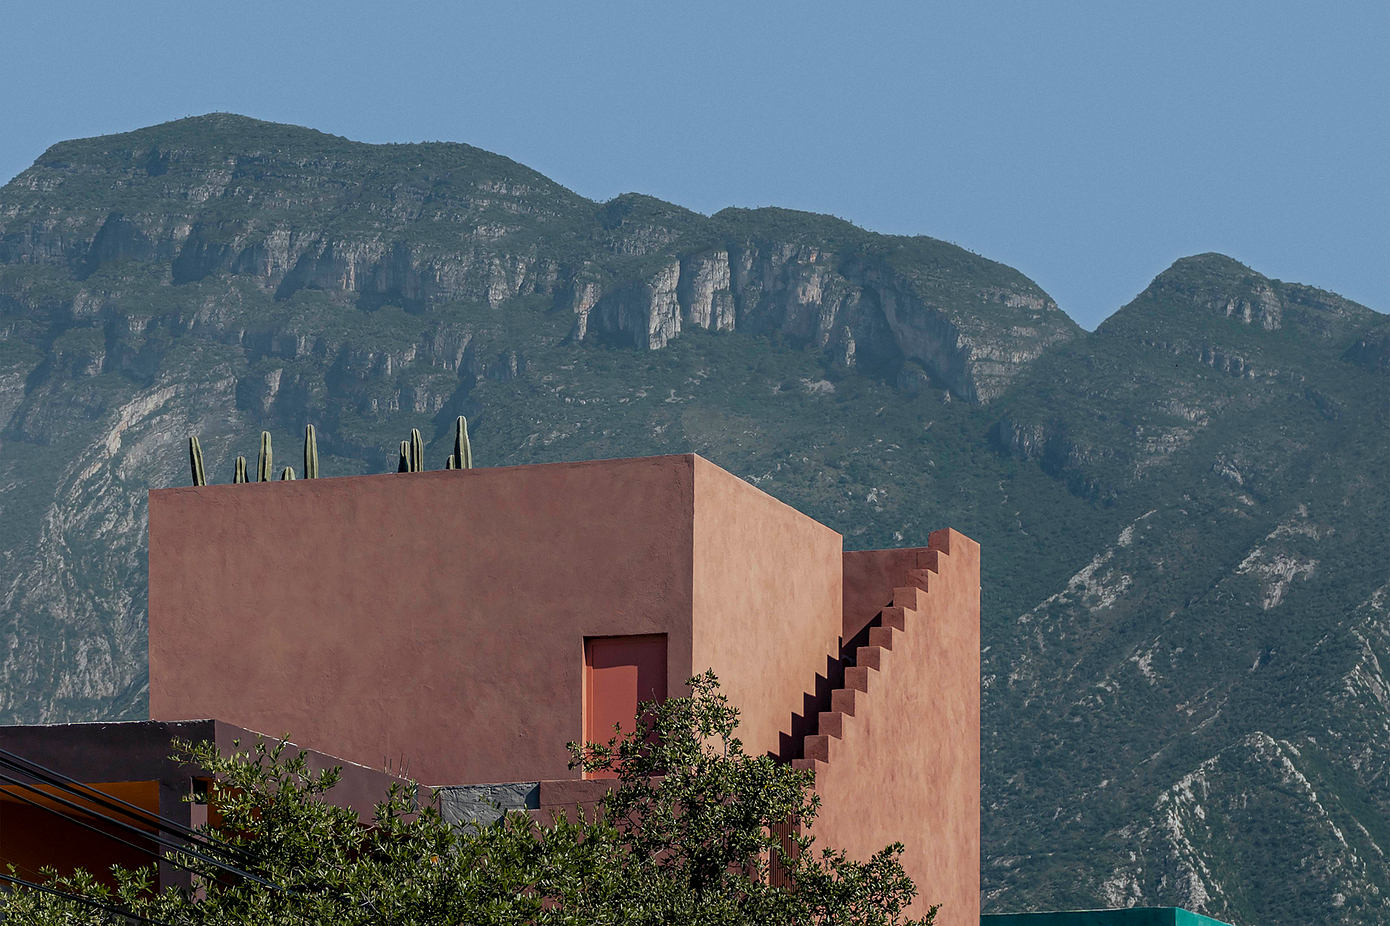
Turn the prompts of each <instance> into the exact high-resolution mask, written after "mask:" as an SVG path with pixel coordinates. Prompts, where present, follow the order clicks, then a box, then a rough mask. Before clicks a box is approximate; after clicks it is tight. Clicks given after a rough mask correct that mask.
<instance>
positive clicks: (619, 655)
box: [584, 635, 666, 778]
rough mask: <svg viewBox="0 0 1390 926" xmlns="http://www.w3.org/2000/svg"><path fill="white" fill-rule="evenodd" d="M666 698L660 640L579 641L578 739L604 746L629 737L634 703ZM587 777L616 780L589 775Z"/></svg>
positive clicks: (662, 641)
mask: <svg viewBox="0 0 1390 926" xmlns="http://www.w3.org/2000/svg"><path fill="white" fill-rule="evenodd" d="M664 700H666V638H665V637H664V636H658V635H648V636H641V637H595V638H593V639H590V640H586V641H584V739H585V741H586V742H590V743H607V742H608V741H609V740H611V739H612V738H613V737H614V736H615V735H618V734H615V732H614V728H615V727H616V728H617V729H618V730H620V731H621V732H622V733H624V734H626V733H631V732H632V730H633V728H634V727H635V725H636V723H635V722H636V718H637V705H638V704H640V703H642V702H643V701H664ZM587 777H590V778H601V777H617V775H616V773H614V772H608V773H590V774H589V775H588V776H587Z"/></svg>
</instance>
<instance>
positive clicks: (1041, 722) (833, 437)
mask: <svg viewBox="0 0 1390 926" xmlns="http://www.w3.org/2000/svg"><path fill="white" fill-rule="evenodd" d="M1387 344H1390V326H1387V321H1386V317H1385V316H1383V315H1379V314H1377V313H1374V312H1372V311H1370V310H1369V309H1366V308H1365V307H1362V306H1357V305H1355V304H1354V303H1350V302H1348V301H1346V300H1343V299H1341V298H1340V297H1337V296H1335V295H1334V294H1331V293H1326V292H1322V291H1319V290H1314V289H1311V288H1309V287H1303V286H1298V285H1296V284H1289V283H1283V282H1280V281H1277V280H1270V279H1268V278H1265V277H1263V276H1261V275H1260V274H1258V273H1256V272H1254V271H1253V270H1251V269H1250V268H1247V267H1243V266H1242V265H1240V264H1238V263H1236V262H1234V261H1231V260H1229V259H1227V258H1223V257H1220V256H1219V255H1200V256H1198V257H1194V258H1190V259H1186V260H1184V261H1180V262H1178V263H1177V264H1175V265H1174V267H1172V268H1170V270H1169V271H1167V272H1165V273H1164V274H1162V275H1160V277H1159V278H1158V279H1156V280H1155V281H1154V282H1153V283H1152V284H1151V285H1150V287H1149V288H1148V289H1146V290H1145V292H1144V293H1142V294H1141V295H1140V296H1139V297H1138V298H1136V299H1135V300H1134V302H1133V303H1131V304H1130V305H1129V306H1127V307H1125V308H1124V309H1122V310H1121V311H1120V312H1118V313H1117V314H1116V315H1115V316H1114V317H1112V318H1111V319H1110V320H1108V321H1107V322H1106V323H1105V324H1104V325H1103V326H1101V328H1100V329H1099V330H1097V331H1096V332H1095V333H1093V334H1089V335H1088V334H1085V333H1083V332H1081V331H1079V329H1077V328H1076V326H1075V325H1073V324H1071V322H1070V321H1069V320H1067V319H1066V317H1065V316H1064V315H1063V314H1062V313H1061V312H1060V311H1059V310H1058V309H1057V307H1056V305H1055V304H1054V303H1053V302H1052V301H1051V300H1050V299H1049V298H1048V297H1047V295H1046V294H1045V293H1043V292H1042V291H1041V290H1039V289H1038V288H1037V287H1036V286H1035V285H1034V284H1032V283H1031V282H1030V281H1028V280H1027V279H1026V278H1024V277H1023V276H1022V275H1021V274H1018V273H1017V272H1016V271H1013V270H1011V269H1009V268H1007V267H1003V266H1002V265H1000V264H997V263H994V262H992V261H989V260H986V259H984V258H981V257H978V256H976V255H973V254H970V253H969V252H966V251H963V250H961V249H960V248H956V247H953V246H951V245H948V244H945V243H943V242H940V241H935V240H933V239H929V238H910V239H909V238H892V237H886V236H880V235H873V234H870V233H868V232H864V231H862V230H860V229H856V228H854V227H853V226H850V225H848V224H846V223H844V222H841V221H838V220H835V219H831V218H829V217H825V216H816V215H809V214H805V213H795V212H788V211H785V210H777V209H759V210H739V209H730V210H725V211H724V212H721V213H718V214H717V215H714V216H702V215H698V214H695V213H692V212H689V211H687V210H683V209H680V208H679V207H676V206H672V205H670V204H668V203H662V202H660V201H658V200H655V199H651V198H649V197H644V196H637V195H629V196H622V197H618V198H617V199H615V200H613V201H611V202H609V203H602V204H600V203H593V202H590V201H588V200H585V199H583V198H582V197H579V196H576V195H575V194H573V193H571V192H569V191H567V190H565V189H563V188H562V187H559V186H558V185H556V184H553V183H551V182H550V181H549V180H547V179H546V178H544V177H542V176H540V175H539V174H536V173H535V172H533V171H530V170H528V169H527V168H525V167H523V166H521V165H518V164H516V163H514V162H512V161H509V160H507V159H505V158H501V157H497V156H495V155H491V154H488V153H487V152H483V151H479V150H477V149H474V148H469V147H467V146H463V145H401V146H369V145H360V144H356V143H353V142H349V141H346V140H343V139H338V138H333V137H331V136H326V135H321V134H319V133H314V132H309V131H307V130H304V129H297V128H294V127H288V126H275V125H269V124H266V123H257V122H254V121H252V120H246V119H241V118H239V117H232V116H213V117H203V118H199V119H194V120H184V121H182V122H179V123H171V124H169V125H166V126H157V127H155V128H152V129H145V130H141V131H139V132H132V133H129V134H127V135H120V136H110V137H106V138H98V139H89V140H85V141H77V142H68V143H64V144H61V145H58V146H55V147H54V148H53V149H51V150H50V151H49V152H47V153H45V154H44V156H43V157H41V158H40V159H39V161H38V162H36V164H35V165H34V167H32V168H31V169H30V170H28V171H26V172H25V173H24V174H22V175H21V176H20V177H18V178H16V179H15V180H14V181H13V182H12V183H10V184H9V185H7V186H6V187H4V188H3V189H0V524H3V526H4V531H3V532H2V533H3V538H4V539H3V541H2V542H0V722H12V721H18V720H23V721H34V720H47V721H61V720H69V719H78V718H91V717H133V716H140V715H141V714H142V712H143V711H144V709H145V703H144V696H145V695H144V691H145V684H146V676H145V661H144V651H145V629H144V614H145V572H144V570H145V563H144V556H145V551H144V547H145V510H144V500H145V493H146V491H147V490H148V489H150V488H154V487H159V486H165V485H172V484H180V483H185V482H186V481H187V478H188V476H187V472H186V465H187V464H186V457H185V449H184V441H185V440H186V437H187V436H188V435H189V434H193V433H196V434H198V435H199V436H200V438H201V440H202V444H203V447H204V452H205V456H206V460H207V465H208V473H209V477H210V478H211V479H212V480H213V481H215V482H225V481H229V479H230V474H231V467H232V460H233V458H234V457H235V455H236V454H238V453H241V454H247V455H252V456H254V454H255V443H256V435H257V434H258V432H259V431H260V430H261V429H262V428H269V429H270V430H272V431H273V432H274V433H275V436H276V446H277V452H278V454H279V457H280V459H282V460H290V461H292V460H293V458H294V457H295V456H296V455H297V452H298V448H297V446H295V445H294V443H293V441H294V440H295V439H296V437H297V435H298V434H301V433H302V428H303V425H304V424H305V422H312V423H314V424H315V425H316V426H317V427H318V430H319V446H320V452H321V455H322V458H323V469H324V472H325V474H328V475H343V474H351V473H359V472H384V471H391V470H394V468H395V452H396V451H395V447H396V444H397V442H398V441H399V440H400V439H401V437H403V436H404V435H405V434H406V433H408V431H409V429H410V428H411V427H419V428H421V430H422V431H423V432H424V433H425V435H426V440H427V443H428V448H427V461H433V462H432V463H431V465H432V466H434V467H438V466H442V465H443V461H444V458H445V456H446V455H447V453H448V452H449V448H450V444H449V442H450V440H451V431H450V426H451V423H452V419H453V416H454V415H457V414H460V413H464V414H467V415H469V418H470V422H471V424H472V429H473V434H474V441H475V446H476V451H477V456H478V460H479V462H480V464H482V465H497V464H508V463H525V462H541V461H549V460H559V459H585V458H593V457H600V456H616V455H629V454H642V453H664V452H689V451H692V450H693V451H695V452H699V453H702V454H704V455H706V456H707V457H709V458H710V459H712V460H714V461H715V462H716V463H718V464H720V465H722V466H725V467H726V468H728V469H730V470H732V471H734V472H736V473H739V474H740V475H742V476H744V477H745V478H747V479H749V480H750V481H752V482H754V483H756V484H758V485H760V486H761V487H763V488H764V489H766V490H768V491H770V492H772V493H773V494H774V495H776V496H777V497H779V498H782V499H784V500H786V501H787V502H788V503H790V504H793V505H795V506H797V507H798V508H801V509H802V510H805V511H807V512H808V513H810V514H812V515H813V516H815V517H817V518H819V519H820V520H822V521H824V522H825V523H827V524H829V525H831V526H832V527H834V528H836V529H837V530H840V531H841V532H842V533H843V534H844V535H845V537H846V543H847V545H848V546H850V547H857V548H869V547H879V546H890V545H911V544H919V543H924V542H925V540H926V532H927V531H928V530H930V529H932V528H935V527H940V526H943V525H948V524H949V525H952V526H955V527H957V528H958V529H961V530H963V531H965V532H966V533H968V534H970V535H971V536H973V537H975V538H976V539H978V540H980V541H981V542H982V543H983V546H984V549H985V553H986V555H985V559H984V569H985V577H984V627H983V636H984V640H985V644H986V645H985V651H984V653H983V654H982V667H983V670H984V679H985V684H986V689H985V702H984V703H985V729H984V735H983V743H984V766H985V793H984V799H985V807H986V812H985V817H984V821H983V824H984V832H985V852H986V858H985V891H986V896H985V900H986V909H995V910H1001V909H1002V910H1007V909H1020V908H1029V907H1076V906H1096V905H1098V904H1102V903H1116V902H1123V903H1128V902H1143V903H1154V904H1170V903H1179V904H1184V905H1187V906H1189V907H1193V908H1197V909H1202V910H1206V911H1208V912H1211V913H1214V914H1216V915H1224V916H1226V917H1227V918H1229V919H1232V920H1233V921H1237V922H1240V921H1247V920H1248V921H1259V922H1268V923H1282V922H1288V923H1293V922H1310V921H1317V922H1347V923H1355V922H1374V921H1378V919H1379V920H1384V919H1386V914H1385V912H1384V910H1385V908H1384V898H1386V897H1390V863H1387V862H1386V861H1385V858H1384V851H1385V849H1386V847H1387V845H1390V829H1387V827H1386V824H1385V820H1387V819H1390V792H1387V789H1386V788H1387V786H1386V781H1387V776H1386V774H1385V769H1384V766H1385V763H1386V759H1385V755H1384V750H1383V749H1381V748H1380V744H1381V743H1382V742H1383V740H1384V737H1385V733H1386V730H1387V729H1390V726H1387V724H1390V704H1387V696H1386V691H1387V681H1386V678H1385V675H1384V671H1383V667H1384V666H1385V665H1386V664H1387V661H1390V649H1387V640H1388V639H1390V637H1387V630H1386V627H1387V618H1386V607H1387V600H1388V598H1390V591H1388V590H1387V588H1386V585H1385V573H1384V562H1385V555H1384V553H1385V551H1386V550H1387V549H1390V536H1387V527H1386V525H1387V524H1390V502H1387V492H1386V489H1385V486H1386V485H1390V472H1387V471H1386V467H1387V465H1390V446H1387V444H1390V437H1387V435H1390V394H1388V392H1390V376H1387V373H1388V372H1390V361H1387V359H1386V358H1387V350H1386V345H1387ZM287 437H288V438H289V440H288V441H287V440H286V438H287ZM266 555H267V556H273V555H275V551H274V550H273V549H267V550H266ZM253 578H254V577H249V579H251V580H253ZM1261 827H1263V828H1264V829H1263V830H1261ZM1252 833H1254V834H1257V836H1252V835H1251V834H1252ZM1266 833H1268V834H1278V837H1279V838H1266V836H1265V834H1266ZM1306 847H1314V848H1313V852H1315V853H1316V854H1315V855H1310V854H1309V853H1308V852H1306V851H1305V849H1306ZM1310 859H1311V860H1310ZM1276 882H1277V883H1276ZM1269 885H1274V887H1268V886H1269ZM1275 888H1277V889H1275ZM924 891H926V892H927V894H928V895H930V892H931V886H930V885H926V886H924Z"/></svg>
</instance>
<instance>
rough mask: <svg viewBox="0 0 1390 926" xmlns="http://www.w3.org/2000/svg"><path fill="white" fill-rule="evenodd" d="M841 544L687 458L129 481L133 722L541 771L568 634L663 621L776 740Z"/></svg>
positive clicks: (760, 741)
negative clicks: (168, 484) (143, 573)
mask: <svg viewBox="0 0 1390 926" xmlns="http://www.w3.org/2000/svg"><path fill="white" fill-rule="evenodd" d="M840 546H841V541H840V536H839V534H837V533H835V532H834V531H832V530H830V529H829V528H826V527H824V526H822V525H820V524H818V523H816V522H815V521H814V520H812V519H811V518H808V517H806V516H805V515H802V514H800V513H799V512H797V511H795V510H794V509H792V508H790V507H788V506H786V505H784V504H782V503H781V502H778V501H776V500H775V499H773V498H771V497H770V496H768V495H766V494H765V493H763V492H761V491H759V490H758V489H756V488H755V487H753V486H751V485H749V484H748V483H746V482H744V481H743V480H741V479H738V478H737V477H735V476H732V475H730V474H728V473H726V472H724V471H722V470H720V469H719V468H718V467H716V466H714V465H713V464H711V463H708V462H707V461H705V460H702V459H700V458H698V457H694V456H673V457H656V458H647V459H640V460H610V461H599V462H592V463H575V464H555V465H545V466H522V467H502V468H495V469H478V470H466V471H462V472H458V471H452V472H450V471H445V472H431V473H417V474H392V475H386V476H366V477H356V478H340V479H318V480H297V481H295V482H293V483H289V482H285V483H281V482H273V483H266V484H250V485H237V486H209V487H203V488H182V489H165V490H160V491H155V492H152V493H150V714H151V717H154V718H156V719H178V718H185V717H193V716H216V717H219V718H223V719H226V720H227V721H229V722H232V723H237V724H240V725H242V726H246V727H250V728H253V729H259V730H264V731H266V732H267V733H270V734H289V735H292V736H293V737H294V738H295V740H296V741H297V742H300V743H303V744H304V745H306V746H308V747H311V748H317V749H321V750H323V751H326V752H332V753H334V754H337V755H342V756H344V757H346V758H349V759H351V760H353V761H355V762H361V763H363V764H365V765H369V766H376V767H380V766H381V765H382V763H383V762H386V763H390V764H391V766H392V767H393V768H396V769H398V770H399V769H404V770H405V771H406V772H408V773H409V774H410V775H412V776H415V777H417V778H418V779H419V780H421V781H424V782H426V783H429V784H439V785H445V784H471V783H482V782H499V781H534V780H539V779H561V778H566V777H571V776H573V775H574V773H573V772H571V771H570V770H569V769H568V767H567V763H568V753H567V752H566V751H565V748H564V747H565V743H566V742H568V741H570V740H576V739H579V738H581V737H582V735H583V728H582V703H581V702H582V698H581V692H582V690H583V681H582V670H583V658H584V655H583V643H584V638H585V637H586V636H607V635H616V634H657V633H664V634H666V635H667V659H668V667H667V680H668V685H669V691H670V692H671V693H672V694H675V693H678V692H681V691H683V690H684V689H683V685H682V683H683V682H684V681H685V679H686V678H688V677H689V676H690V675H691V674H692V672H693V671H703V670H704V669H706V668H713V669H714V670H715V671H716V672H717V673H718V674H719V676H720V677H721V679H722V681H723V683H724V689H725V691H726V692H727V693H728V694H729V695H730V696H731V697H732V698H733V700H734V702H735V703H736V704H737V705H738V706H739V707H740V709H741V710H742V711H743V717H744V726H743V729H742V731H741V732H742V733H743V734H744V736H745V742H746V744H747V747H748V749H749V750H750V751H753V752H762V751H768V750H773V749H776V747H777V744H778V733H779V732H780V731H784V730H787V729H789V726H790V721H791V715H792V713H793V712H794V711H795V710H798V709H800V706H801V702H802V692H803V690H805V689H807V687H808V686H813V685H814V677H815V674H816V673H817V672H824V670H825V662H826V659H827V656H828V655H829V654H831V653H834V652H836V650H837V638H838V634H839V628H840V599H841V589H840V581H841V579H840V577H841V567H840Z"/></svg>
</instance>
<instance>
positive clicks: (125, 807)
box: [0, 749, 250, 861]
mask: <svg viewBox="0 0 1390 926" xmlns="http://www.w3.org/2000/svg"><path fill="white" fill-rule="evenodd" d="M0 766H9V767H10V768H13V769H14V770H16V771H18V772H21V773H23V774H25V775H28V776H30V777H32V778H35V779H37V780H39V781H42V782H44V783H46V784H50V785H53V786H54V787H58V788H62V789H63V790H64V791H66V792H67V793H70V794H73V795H74V796H77V797H81V798H82V799H83V800H86V801H90V802H92V803H94V804H98V805H100V806H102V807H105V808H107V809H108V810H112V811H114V812H116V813H121V814H124V815H125V816H127V817H130V818H132V819H134V820H137V821H139V822H141V823H145V824H146V825H151V826H154V827H155V828H157V829H160V830H163V831H165V832H169V833H174V834H176V835H179V836H182V837H183V838H185V839H188V840H189V841H191V842H194V843H196V844H201V845H203V846H205V847H206V848H209V849H214V850H216V851H219V852H224V853H226V854H227V855H228V856H231V857H234V858H237V857H239V858H240V859H241V860H242V861H248V860H249V859H250V856H249V855H248V854H247V853H246V852H245V851H244V850H242V849H241V848H239V847H237V846H233V845H231V844H230V843H226V842H223V841H222V840H219V839H214V838H212V837H211V836H208V835H207V834H206V833H200V832H198V831H197V830H195V829H193V828H191V827H188V826H185V825H184V824H182V823H179V822H177V821H175V820H171V819H169V818H168V817H165V816H161V815H160V814H157V813H154V812H152V811H149V810H146V809H145V808H144V807H141V806H139V805H138V804H132V803H130V802H129V801H123V800H121V799H120V798H118V797H116V796H115V795H112V794H107V793H106V792H104V791H99V790H97V789H96V788H93V787H92V786H90V785H88V784H86V783H85V782H81V781H78V780H77V779H75V778H72V777H70V776H68V775H64V774H63V773H62V772H58V771H55V770H53V769H51V768H48V767H46V766H44V765H40V764H39V763H38V762H35V761H34V760H33V759H28V758H25V757H24V756H21V755H19V754H17V753H13V752H10V751H9V750H8V749H0Z"/></svg>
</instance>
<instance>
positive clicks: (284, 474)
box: [280, 466, 294, 482]
mask: <svg viewBox="0 0 1390 926" xmlns="http://www.w3.org/2000/svg"><path fill="white" fill-rule="evenodd" d="M293 478H294V467H293V466H286V467H285V468H284V469H282V470H281V471H280V481H281V482H288V481H289V480H291V479H293Z"/></svg>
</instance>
